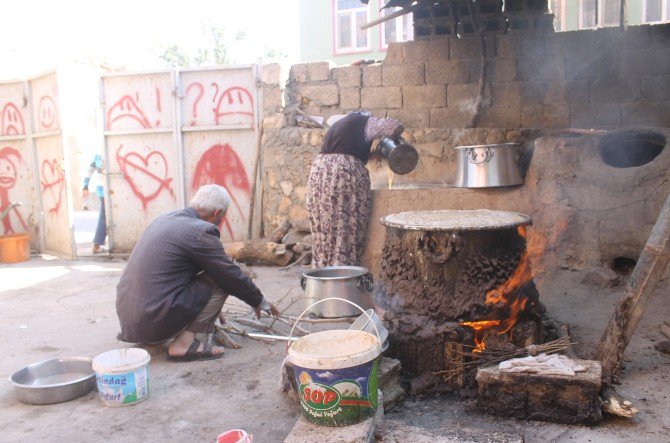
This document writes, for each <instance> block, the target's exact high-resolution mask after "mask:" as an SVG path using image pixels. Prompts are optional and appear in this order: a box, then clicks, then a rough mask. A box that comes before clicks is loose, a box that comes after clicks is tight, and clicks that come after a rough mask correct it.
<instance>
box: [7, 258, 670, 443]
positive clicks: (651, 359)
mask: <svg viewBox="0 0 670 443" xmlns="http://www.w3.org/2000/svg"><path fill="white" fill-rule="evenodd" d="M124 266H125V263H124V262H113V261H76V262H72V261H63V260H59V259H55V258H53V257H46V256H44V257H35V258H32V259H31V260H30V261H28V262H25V263H20V264H14V265H3V266H2V267H0V312H2V313H3V318H4V319H5V320H4V321H3V322H2V324H0V334H1V335H0V336H1V337H2V339H3V346H2V349H3V354H4V358H2V359H0V377H2V378H3V379H4V380H8V378H9V376H10V375H11V374H12V373H13V372H14V371H16V370H18V369H20V368H21V367H23V366H24V365H26V364H30V363H34V362H37V361H41V360H45V359H48V358H53V357H65V356H89V357H94V356H96V355H97V354H99V353H101V352H104V351H107V350H110V349H115V348H118V347H126V346H129V345H128V344H124V343H120V342H118V341H117V340H116V339H115V336H116V333H117V332H118V321H117V317H116V312H115V307H114V300H115V286H116V283H117V281H118V279H119V276H120V274H121V271H122V269H123V267H124ZM254 271H255V272H256V274H257V276H258V278H257V279H256V282H257V284H258V286H259V287H260V288H261V289H262V290H263V292H264V293H265V294H266V296H267V297H268V298H269V299H270V300H271V301H272V300H277V299H278V298H280V297H281V296H283V295H284V294H285V293H286V292H287V290H288V289H290V288H295V289H294V290H295V291H300V290H299V281H298V280H299V275H300V273H301V270H300V269H294V270H289V271H279V270H277V269H276V268H262V267H258V268H254ZM581 277H582V276H581V275H579V274H577V273H574V272H567V271H565V272H559V273H556V274H554V275H552V276H551V279H544V281H541V282H538V287H539V289H540V294H541V299H542V300H543V301H544V303H545V304H546V306H547V312H548V314H549V315H550V316H552V317H554V318H557V319H559V320H561V321H565V322H569V323H570V325H571V327H572V332H573V336H574V337H575V338H576V339H577V340H578V341H579V342H580V345H579V347H578V351H579V353H580V354H581V355H582V356H583V357H588V356H589V354H590V352H592V350H593V349H594V343H595V342H597V340H598V338H599V337H600V334H601V333H602V330H603V328H604V326H605V324H606V322H607V320H608V318H609V316H610V314H611V312H612V310H613V306H614V303H615V302H616V300H617V297H618V295H619V294H620V291H621V290H622V288H621V287H618V288H613V289H602V288H594V287H586V286H584V285H582V284H581V283H580V282H581ZM668 286H669V285H668V280H667V279H666V280H665V281H664V282H663V284H662V285H661V287H660V288H659V290H658V291H657V294H656V296H655V298H654V300H653V302H652V304H651V306H650V307H649V309H648V311H647V314H646V316H645V318H644V319H643V322H642V323H641V324H640V326H639V328H638V331H637V334H636V336H635V338H634V340H633V342H632V343H631V346H630V347H629V349H628V352H627V356H628V359H629V362H627V365H626V368H625V372H624V374H623V384H622V385H621V386H619V387H618V390H619V392H620V393H621V394H622V395H624V396H625V397H627V398H628V399H630V400H631V401H633V403H634V404H635V405H636V406H637V407H638V408H639V409H640V413H639V414H638V416H637V417H635V418H634V419H633V420H622V419H614V418H607V419H606V420H605V421H604V422H603V423H602V424H600V425H599V426H596V427H593V428H589V427H581V426H563V425H556V424H550V423H539V422H523V421H518V420H514V419H501V418H495V417H490V416H486V415H481V414H478V413H475V412H473V404H474V399H463V398H459V397H456V396H443V397H426V398H414V399H408V400H405V402H404V403H403V404H401V405H400V406H399V407H397V408H396V409H395V410H394V411H392V412H391V413H389V414H387V416H386V418H387V420H393V421H399V422H403V423H406V424H409V425H412V426H419V427H422V428H425V429H430V430H432V431H433V432H436V433H438V434H439V433H440V430H443V431H447V430H453V429H457V428H463V429H470V430H477V429H481V430H483V431H486V430H496V431H505V432H509V433H511V434H514V435H518V436H522V437H523V438H524V439H525V441H527V442H535V441H590V442H604V441H622V442H623V441H650V442H660V441H668V440H669V439H670V398H669V396H670V387H669V386H668V382H669V381H670V365H669V364H668V363H669V362H670V359H668V358H667V357H665V356H663V355H661V354H660V353H659V352H657V351H656V350H654V348H653V345H654V342H655V341H659V340H662V339H663V338H662V336H661V334H660V332H658V326H659V324H661V323H662V322H663V320H666V319H670V301H669V299H668V296H670V289H669V287H668ZM295 308H297V306H296V307H295ZM237 340H238V341H239V343H240V344H242V346H243V347H242V349H239V350H227V351H226V352H227V355H226V356H225V357H224V358H223V359H221V360H215V361H210V362H190V363H177V362H170V361H168V360H166V358H165V353H164V350H163V349H160V348H154V349H151V352H152V361H151V366H150V392H151V394H150V397H149V398H148V399H147V400H146V401H144V402H142V403H139V404H136V405H133V406H130V407H122V408H107V407H104V406H102V405H101V403H100V402H99V400H98V394H97V391H93V392H91V393H89V394H88V395H86V396H85V397H83V398H80V399H77V400H73V401H70V402H67V403H61V404H56V405H48V406H30V405H26V404H23V403H20V402H19V401H18V400H16V398H15V397H14V393H13V387H12V385H11V383H9V382H8V381H5V382H4V383H1V384H0V428H2V429H3V432H2V434H0V440H2V441H98V440H100V439H105V440H107V441H130V442H133V441H138V442H139V441H213V440H214V438H215V437H216V435H218V434H219V433H221V432H223V431H225V430H228V429H232V428H242V429H245V430H247V431H248V432H250V433H252V434H253V435H254V439H255V441H257V442H278V441H282V440H283V439H284V438H285V437H286V436H287V435H288V433H289V432H290V430H291V428H292V427H293V425H294V423H295V421H296V420H297V418H298V415H299V410H298V407H297V405H295V404H293V403H291V402H290V400H288V398H287V397H285V396H284V395H283V394H281V393H279V392H278V389H277V387H278V377H279V367H280V363H281V361H282V358H283V351H284V344H282V343H275V344H270V345H264V344H262V343H259V342H257V341H254V340H251V339H247V338H237ZM485 434H486V432H483V433H482V437H483V438H484V437H485ZM409 440H411V438H409Z"/></svg>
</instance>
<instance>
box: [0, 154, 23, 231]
mask: <svg viewBox="0 0 670 443" xmlns="http://www.w3.org/2000/svg"><path fill="white" fill-rule="evenodd" d="M21 163H23V158H21V154H20V153H19V151H17V150H16V149H14V148H10V147H5V148H2V149H0V214H5V217H4V218H3V219H2V227H3V234H4V235H8V234H14V233H16V231H15V230H14V227H13V226H12V218H13V217H15V218H16V219H17V220H18V222H19V223H20V224H21V227H22V228H23V230H24V231H27V230H28V226H27V225H26V222H25V221H24V220H23V217H21V213H20V212H19V211H18V209H17V208H16V207H13V208H11V209H9V205H10V204H11V202H10V199H9V191H10V190H11V189H12V188H13V187H14V186H15V185H16V180H17V178H18V174H17V170H16V166H17V164H21ZM8 209H9V212H7V213H5V211H7V210H8Z"/></svg>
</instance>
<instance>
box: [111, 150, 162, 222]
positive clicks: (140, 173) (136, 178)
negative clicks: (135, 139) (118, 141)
mask: <svg viewBox="0 0 670 443" xmlns="http://www.w3.org/2000/svg"><path fill="white" fill-rule="evenodd" d="M122 150H123V145H120V146H119V149H118V150H117V151H116V161H117V162H118V164H119V167H120V168H121V173H122V174H123V178H124V179H125V180H126V183H128V185H129V186H130V189H131V190H132V191H133V194H135V196H136V197H137V198H138V199H139V200H140V201H141V202H142V207H143V208H144V209H146V208H147V204H148V203H149V202H150V201H152V200H154V199H155V198H156V197H158V195H159V194H160V193H161V191H163V190H164V189H165V190H166V191H167V192H169V193H170V195H172V196H173V197H174V191H173V190H172V187H171V183H172V178H171V177H168V175H169V169H168V162H167V159H166V158H165V155H164V154H163V153H162V152H160V151H151V152H149V153H148V154H146V155H142V154H140V153H138V152H135V151H129V152H126V153H125V154H122V153H121V151H122Z"/></svg>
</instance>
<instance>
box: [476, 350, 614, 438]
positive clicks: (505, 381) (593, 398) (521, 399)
mask: <svg viewBox="0 0 670 443" xmlns="http://www.w3.org/2000/svg"><path fill="white" fill-rule="evenodd" d="M579 362H580V363H581V364H583V365H585V366H586V367H587V370H586V371H584V372H577V373H576V374H575V375H574V376H568V375H548V374H526V373H505V372H501V371H500V370H499V369H498V367H497V366H493V367H488V368H481V369H479V370H478V371H477V391H478V392H477V407H478V409H480V410H483V411H485V412H489V413H493V414H496V415H503V416H512V417H516V418H519V419H527V420H546V421H553V422H558V423H569V424H588V425H593V424H596V423H598V422H600V421H601V420H602V412H601V410H600V405H599V398H598V395H599V393H600V388H601V383H602V381H601V377H602V374H601V372H602V369H601V365H600V362H598V361H593V360H581V361H579Z"/></svg>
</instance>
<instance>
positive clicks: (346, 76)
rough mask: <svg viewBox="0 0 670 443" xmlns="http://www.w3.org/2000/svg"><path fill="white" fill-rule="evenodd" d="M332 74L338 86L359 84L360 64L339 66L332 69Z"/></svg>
mask: <svg viewBox="0 0 670 443" xmlns="http://www.w3.org/2000/svg"><path fill="white" fill-rule="evenodd" d="M333 75H334V77H335V79H336V80H337V86H339V87H340V88H348V87H353V86H357V87H358V86H361V75H362V71H361V68H360V66H340V67H338V68H335V69H333Z"/></svg>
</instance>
